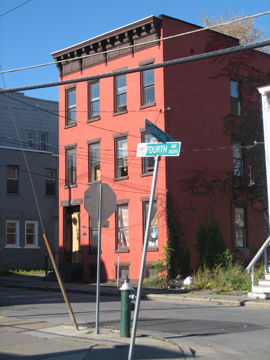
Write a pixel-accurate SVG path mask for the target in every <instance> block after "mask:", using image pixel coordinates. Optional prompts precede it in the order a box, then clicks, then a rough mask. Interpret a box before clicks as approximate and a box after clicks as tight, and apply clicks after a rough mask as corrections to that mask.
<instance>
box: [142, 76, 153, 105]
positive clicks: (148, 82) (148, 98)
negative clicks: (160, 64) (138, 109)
mask: <svg viewBox="0 0 270 360" xmlns="http://www.w3.org/2000/svg"><path fill="white" fill-rule="evenodd" d="M154 102H155V76H154V69H150V70H144V71H142V105H147V104H152V103H154Z"/></svg>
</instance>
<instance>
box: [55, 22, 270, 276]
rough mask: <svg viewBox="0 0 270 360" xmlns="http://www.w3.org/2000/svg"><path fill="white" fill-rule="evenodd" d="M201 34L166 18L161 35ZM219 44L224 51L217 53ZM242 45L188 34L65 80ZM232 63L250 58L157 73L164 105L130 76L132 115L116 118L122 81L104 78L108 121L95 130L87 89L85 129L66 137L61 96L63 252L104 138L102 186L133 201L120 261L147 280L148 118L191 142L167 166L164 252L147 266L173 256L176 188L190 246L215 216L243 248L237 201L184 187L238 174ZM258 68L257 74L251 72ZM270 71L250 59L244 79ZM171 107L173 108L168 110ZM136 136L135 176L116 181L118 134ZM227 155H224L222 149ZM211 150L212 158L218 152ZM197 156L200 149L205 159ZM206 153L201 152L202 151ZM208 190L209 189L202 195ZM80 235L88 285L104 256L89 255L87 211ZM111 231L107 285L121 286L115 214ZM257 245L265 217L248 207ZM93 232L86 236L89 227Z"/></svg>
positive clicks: (131, 141) (106, 243) (131, 171)
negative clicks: (168, 216) (144, 149)
mask: <svg viewBox="0 0 270 360" xmlns="http://www.w3.org/2000/svg"><path fill="white" fill-rule="evenodd" d="M196 28H197V27H196V26H194V25H192V24H188V23H185V22H182V21H179V20H176V19H172V18H169V17H166V16H163V17H162V29H161V37H167V36H170V35H173V34H177V33H183V32H186V31H190V30H193V29H196ZM217 44H219V45H217ZM231 44H233V45H236V44H237V41H236V40H235V39H232V38H229V37H225V36H223V35H216V34H215V33H213V32H210V31H204V32H200V33H198V34H194V35H188V36H183V37H179V38H175V39H172V40H169V41H165V42H161V44H160V46H154V47H151V48H148V49H144V50H142V51H139V52H135V53H134V56H131V55H127V56H124V57H120V58H118V59H115V60H112V61H109V62H108V63H107V65H105V64H101V65H97V66H94V67H90V68H88V69H86V70H83V72H82V73H79V72H76V73H74V74H72V75H69V76H66V77H64V79H63V80H66V79H68V78H79V77H84V76H90V75H96V74H102V73H108V72H111V71H114V70H117V69H120V68H123V67H126V66H128V68H135V67H137V66H138V64H139V62H141V61H144V60H147V59H151V58H155V63H159V62H162V61H164V60H170V59H174V58H179V57H183V56H190V55H193V54H199V53H202V52H205V51H209V49H210V51H211V49H212V48H213V47H215V49H216V47H217V46H220V48H223V47H225V46H229V45H231ZM232 57H233V58H234V59H235V58H236V57H238V59H239V58H240V57H242V58H243V54H238V55H231V56H223V57H220V58H215V59H208V60H201V61H197V62H191V63H187V64H182V65H176V66H171V67H166V68H161V69H156V70H155V100H156V104H155V106H152V107H149V108H145V109H139V107H140V73H134V74H128V75H127V109H128V112H127V113H126V114H122V115H118V116H113V113H114V97H113V86H114V85H113V78H112V77H110V78H106V79H101V80H100V99H101V100H100V112H101V119H100V120H99V121H95V122H90V123H87V120H88V105H87V83H85V82H82V83H78V84H77V86H76V96H77V98H76V101H77V125H76V126H75V127H71V128H69V129H65V128H64V127H65V115H64V114H65V88H64V86H61V87H60V90H59V92H60V94H59V110H60V121H59V126H60V128H59V134H60V161H59V163H60V169H59V178H60V181H59V199H60V208H59V214H60V221H59V223H60V228H59V239H60V240H59V241H60V244H59V245H60V248H61V247H63V243H64V240H63V232H64V229H63V216H62V215H63V207H62V206H61V201H66V200H74V199H83V198H84V192H85V190H86V189H87V188H88V187H89V184H87V182H88V175H87V174H88V147H87V140H91V139H95V138H98V137H101V143H100V145H101V179H102V182H103V183H107V184H109V185H110V186H111V188H112V189H113V190H114V191H115V192H116V194H117V200H123V199H129V239H130V248H129V252H128V253H120V255H119V257H120V262H130V267H129V277H130V279H138V277H139V269H140V262H141V256H142V245H143V228H142V201H141V198H143V197H147V196H149V195H150V189H151V182H152V176H146V177H141V158H137V157H136V149H137V144H138V143H139V142H141V133H140V129H141V128H143V127H144V121H145V118H147V119H148V120H150V121H151V122H153V123H155V124H156V125H157V126H158V127H160V128H161V129H163V130H164V131H166V132H167V133H168V134H169V135H171V136H172V137H173V138H174V139H175V140H176V141H181V142H182V149H181V150H182V152H181V155H180V157H178V158H167V159H165V158H162V160H161V161H160V165H159V173H158V181H157V188H156V195H157V196H158V200H157V204H158V241H159V244H158V251H155V252H148V254H147V261H155V260H157V259H158V258H160V257H161V254H162V253H163V252H164V250H163V248H162V246H164V245H165V244H166V224H165V220H164V213H163V211H164V206H165V198H166V191H167V190H169V191H170V192H171V193H172V194H173V197H174V199H175V200H176V202H177V204H178V206H179V209H180V213H181V221H182V225H183V231H184V238H185V240H187V241H188V243H189V244H194V243H195V242H196V235H195V231H196V230H197V227H198V223H199V220H200V219H201V218H203V217H204V216H206V215H207V216H211V215H213V214H214V215H215V216H216V217H217V219H218V221H219V224H220V226H221V228H222V232H223V235H224V238H225V240H226V243H227V246H228V247H230V248H231V249H234V247H235V245H234V244H235V239H234V233H235V230H234V206H233V205H232V198H231V194H230V193H222V192H220V191H218V190H215V191H214V192H211V193H208V194H207V195H198V196H196V195H191V194H190V193H189V192H187V191H183V188H181V181H183V180H186V179H189V178H191V177H192V176H194V175H195V174H196V173H197V172H202V173H203V174H204V175H203V176H205V177H206V178H208V179H212V178H215V179H226V178H228V176H230V174H232V172H233V161H232V148H231V146H232V139H231V137H230V136H228V135H227V134H225V133H224V117H225V116H227V115H228V114H229V113H230V71H233V69H232V66H231V65H230V61H231V60H232ZM247 64H248V66H246V65H247ZM252 67H255V68H259V69H261V70H262V71H264V72H265V73H267V72H268V71H269V56H265V55H262V54H259V53H258V54H257V55H256V56H255V57H254V56H253V57H251V58H250V59H249V61H246V62H245V63H244V62H243V63H241V61H240V66H239V69H238V70H239V73H241V74H242V75H244V76H245V75H248V73H249V71H250V68H252ZM168 107H169V108H170V110H168V109H167V108H168ZM126 131H127V132H128V136H127V138H128V176H129V178H128V179H127V180H121V181H113V178H114V138H113V134H117V133H121V132H126ZM74 143H76V144H77V187H74V188H71V189H66V188H65V187H64V179H65V151H64V147H65V146H67V145H70V144H74ZM219 148H222V149H219ZM210 149H211V150H210ZM195 150H196V151H195ZM197 150H198V151H197ZM200 190H201V191H204V190H205V189H203V188H202V189H200ZM80 220H81V221H80V233H81V234H82V233H87V236H84V237H83V236H81V237H80V240H81V250H82V262H83V264H84V277H85V278H86V279H87V278H88V277H89V268H88V266H87V264H88V263H91V262H92V263H94V262H95V261H96V260H95V257H94V256H93V255H89V254H88V251H89V216H88V214H87V212H86V211H85V210H84V207H83V204H81V205H80ZM108 220H109V222H110V227H109V229H102V239H101V242H102V245H101V248H102V262H103V263H104V268H103V273H102V277H103V278H104V279H107V280H112V279H115V278H116V268H115V262H117V259H118V254H117V252H115V248H116V247H115V239H116V235H115V215H112V216H111V217H110V218H109V219H108ZM247 221H248V246H249V248H250V250H251V251H252V250H253V248H254V246H255V245H256V244H257V243H258V241H261V240H263V239H264V227H263V217H262V212H259V211H257V210H255V209H254V208H252V206H251V205H249V206H248V211H247ZM84 227H85V228H84ZM190 250H191V255H192V266H193V267H195V266H196V264H197V261H198V259H197V255H198V254H197V253H196V252H195V250H194V247H193V246H192V245H190Z"/></svg>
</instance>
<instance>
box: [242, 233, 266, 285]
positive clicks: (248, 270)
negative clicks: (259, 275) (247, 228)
mask: <svg viewBox="0 0 270 360" xmlns="http://www.w3.org/2000/svg"><path fill="white" fill-rule="evenodd" d="M269 245H270V236H268V238H267V239H266V240H265V242H264V243H263V245H262V246H261V248H260V250H259V251H258V252H257V254H256V255H255V256H254V258H253V259H252V260H251V262H250V263H249V265H248V266H247V267H246V271H247V272H250V271H251V283H252V286H254V285H255V275H254V267H255V265H256V263H257V261H258V260H259V258H260V257H261V255H262V254H264V272H265V273H268V272H269V269H268V259H267V247H268V246H269Z"/></svg>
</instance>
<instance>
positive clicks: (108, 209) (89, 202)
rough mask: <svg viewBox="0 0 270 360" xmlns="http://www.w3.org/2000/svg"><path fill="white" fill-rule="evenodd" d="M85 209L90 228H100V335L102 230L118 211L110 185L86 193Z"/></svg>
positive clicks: (97, 328)
mask: <svg viewBox="0 0 270 360" xmlns="http://www.w3.org/2000/svg"><path fill="white" fill-rule="evenodd" d="M84 208H85V210H86V211H87V212H88V214H89V215H90V216H91V221H90V226H91V224H92V226H96V223H97V228H98V251H97V290H96V328H95V333H96V334H98V333H99V298H100V268H101V266H100V265H101V261H100V257H101V228H102V227H107V228H108V227H109V222H108V221H106V220H107V219H108V218H109V217H110V216H111V215H112V214H113V213H114V212H115V210H116V194H115V193H114V191H113V190H112V189H111V188H110V186H109V185H108V184H102V183H97V182H95V183H94V184H92V185H91V186H90V187H89V188H88V189H87V190H86V191H85V192H84Z"/></svg>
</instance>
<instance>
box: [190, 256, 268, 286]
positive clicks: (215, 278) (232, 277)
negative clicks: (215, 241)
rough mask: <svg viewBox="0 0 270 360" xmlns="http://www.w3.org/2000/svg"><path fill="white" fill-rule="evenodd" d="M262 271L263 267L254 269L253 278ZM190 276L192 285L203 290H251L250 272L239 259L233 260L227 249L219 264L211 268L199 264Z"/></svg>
mask: <svg viewBox="0 0 270 360" xmlns="http://www.w3.org/2000/svg"><path fill="white" fill-rule="evenodd" d="M263 272H264V271H263V267H262V266H258V267H257V268H256V271H255V278H256V279H258V277H259V275H261V274H262V273H263ZM192 277H193V281H194V285H196V286H197V287H199V288H200V289H204V290H210V289H211V290H223V291H232V290H239V291H250V290H251V276H250V274H249V273H247V271H246V270H245V267H244V266H243V264H242V263H241V262H240V261H239V260H238V261H234V260H233V255H232V253H231V252H230V250H229V249H227V250H226V251H225V252H224V253H223V254H222V256H221V257H220V263H219V264H217V265H215V266H214V267H213V268H210V267H207V266H205V265H204V266H201V267H200V268H199V269H198V270H197V271H196V272H195V273H194V274H193V276H192Z"/></svg>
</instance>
